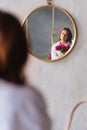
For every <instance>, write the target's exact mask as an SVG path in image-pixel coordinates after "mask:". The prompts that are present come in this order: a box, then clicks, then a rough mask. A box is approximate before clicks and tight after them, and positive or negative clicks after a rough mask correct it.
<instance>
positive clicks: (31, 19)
mask: <svg viewBox="0 0 87 130" xmlns="http://www.w3.org/2000/svg"><path fill="white" fill-rule="evenodd" d="M23 28H24V30H25V32H26V37H27V41H28V51H29V52H30V53H31V54H32V55H33V56H35V57H37V58H39V59H42V60H45V61H55V60H58V59H61V58H63V57H65V56H66V55H67V54H69V52H70V51H71V50H72V48H73V47H74V45H75V43H76V36H77V35H76V34H77V32H76V25H75V22H74V20H73V18H72V17H71V15H70V14H69V13H68V12H67V11H66V10H64V9H62V8H60V7H57V6H54V5H45V6H41V7H39V8H37V9H35V10H33V11H32V12H31V13H30V14H28V15H27V17H26V18H25V20H24V22H23Z"/></svg>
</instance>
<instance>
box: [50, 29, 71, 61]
mask: <svg viewBox="0 0 87 130" xmlns="http://www.w3.org/2000/svg"><path fill="white" fill-rule="evenodd" d="M58 40H59V41H58V42H57V43H55V44H53V46H52V48H51V59H52V60H56V59H58V58H59V57H61V56H62V55H63V54H65V53H66V52H67V51H68V50H69V48H70V44H71V40H72V33H71V31H70V29H69V28H66V27H65V28H63V29H62V31H61V32H60V35H59V39H58Z"/></svg>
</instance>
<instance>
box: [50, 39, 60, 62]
mask: <svg viewBox="0 0 87 130" xmlns="http://www.w3.org/2000/svg"><path fill="white" fill-rule="evenodd" d="M59 44H60V41H59V42H57V43H54V44H53V45H52V48H51V60H57V59H58V58H59V56H60V53H61V52H60V51H58V50H56V49H55V48H56V46H58V45H59Z"/></svg>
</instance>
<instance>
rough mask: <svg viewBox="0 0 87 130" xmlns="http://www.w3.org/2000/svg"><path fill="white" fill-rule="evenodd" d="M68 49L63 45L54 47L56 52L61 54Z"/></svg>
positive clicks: (67, 46)
mask: <svg viewBox="0 0 87 130" xmlns="http://www.w3.org/2000/svg"><path fill="white" fill-rule="evenodd" d="M69 48H70V45H69V44H68V45H64V44H59V45H57V46H56V47H55V50H56V51H61V52H62V53H66V52H67V51H68V50H69Z"/></svg>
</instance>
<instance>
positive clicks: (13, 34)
mask: <svg viewBox="0 0 87 130" xmlns="http://www.w3.org/2000/svg"><path fill="white" fill-rule="evenodd" d="M1 39H2V40H1ZM0 47H2V48H1V51H0V78H2V79H5V80H7V81H11V82H14V83H19V84H21V83H24V79H23V78H22V77H21V75H20V72H21V70H22V67H23V65H24V64H25V62H26V60H27V40H26V36H25V33H24V30H23V28H22V26H21V24H20V22H19V21H18V20H17V18H16V17H15V16H13V15H12V14H10V13H7V12H2V11H0ZM3 48H4V49H3Z"/></svg>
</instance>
